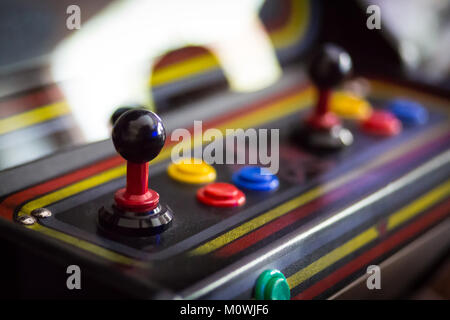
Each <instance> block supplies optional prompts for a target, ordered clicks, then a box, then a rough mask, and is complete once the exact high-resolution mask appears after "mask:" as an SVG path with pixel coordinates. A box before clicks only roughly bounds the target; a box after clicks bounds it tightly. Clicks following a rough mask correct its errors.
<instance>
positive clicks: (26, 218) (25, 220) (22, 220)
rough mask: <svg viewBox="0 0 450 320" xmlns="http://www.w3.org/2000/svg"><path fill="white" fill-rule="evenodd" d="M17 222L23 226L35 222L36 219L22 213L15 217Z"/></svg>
mask: <svg viewBox="0 0 450 320" xmlns="http://www.w3.org/2000/svg"><path fill="white" fill-rule="evenodd" d="M17 222H19V223H20V224H22V225H24V226H31V225H33V224H35V223H36V219H35V218H33V217H32V216H29V215H23V216H20V217H18V218H17Z"/></svg>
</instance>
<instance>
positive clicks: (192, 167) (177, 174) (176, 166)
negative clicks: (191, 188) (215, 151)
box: [167, 159, 216, 184]
mask: <svg viewBox="0 0 450 320" xmlns="http://www.w3.org/2000/svg"><path fill="white" fill-rule="evenodd" d="M197 162H199V163H195V162H194V159H184V160H182V161H180V162H179V163H172V164H171V165H170V166H169V167H168V168H167V173H168V174H169V176H170V177H171V178H172V179H174V180H177V181H179V182H184V183H192V184H201V183H208V182H212V181H214V180H216V170H215V169H214V168H213V167H212V166H210V165H209V164H207V163H206V162H204V161H203V160H200V159H197Z"/></svg>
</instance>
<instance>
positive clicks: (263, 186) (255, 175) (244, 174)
mask: <svg viewBox="0 0 450 320" xmlns="http://www.w3.org/2000/svg"><path fill="white" fill-rule="evenodd" d="M233 183H234V184H235V185H237V186H238V187H240V188H244V189H248V190H256V191H270V190H274V189H276V188H278V186H279V185H280V182H279V180H278V178H277V176H276V175H274V174H272V173H271V172H270V171H269V170H268V169H266V168H262V167H257V166H254V167H244V168H242V169H241V170H239V171H237V172H236V173H234V174H233Z"/></svg>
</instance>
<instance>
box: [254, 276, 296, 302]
mask: <svg viewBox="0 0 450 320" xmlns="http://www.w3.org/2000/svg"><path fill="white" fill-rule="evenodd" d="M290 298H291V289H290V288H289V284H288V282H287V280H286V277H285V276H284V274H283V273H281V272H280V271H278V270H276V269H270V270H266V271H264V272H263V273H261V274H260V276H259V277H258V280H256V286H255V299H256V300H289V299H290Z"/></svg>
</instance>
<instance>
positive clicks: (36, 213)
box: [31, 208, 52, 219]
mask: <svg viewBox="0 0 450 320" xmlns="http://www.w3.org/2000/svg"><path fill="white" fill-rule="evenodd" d="M31 215H32V216H33V217H35V218H38V219H42V218H48V217H51V216H52V212H51V211H50V210H48V209H47V208H37V209H34V210H33V211H31Z"/></svg>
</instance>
